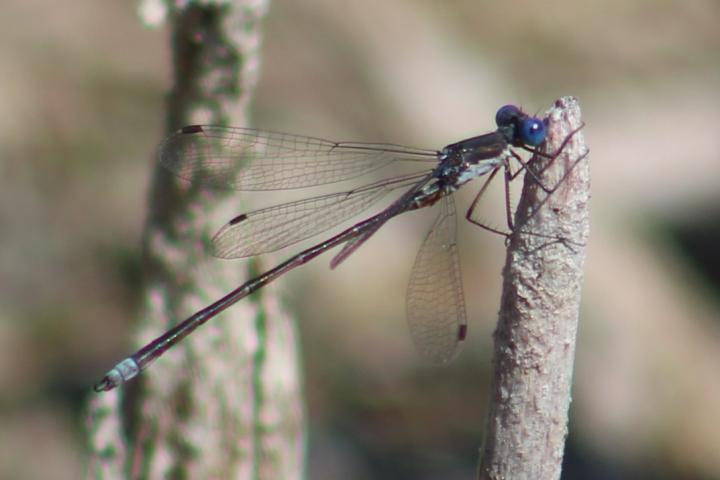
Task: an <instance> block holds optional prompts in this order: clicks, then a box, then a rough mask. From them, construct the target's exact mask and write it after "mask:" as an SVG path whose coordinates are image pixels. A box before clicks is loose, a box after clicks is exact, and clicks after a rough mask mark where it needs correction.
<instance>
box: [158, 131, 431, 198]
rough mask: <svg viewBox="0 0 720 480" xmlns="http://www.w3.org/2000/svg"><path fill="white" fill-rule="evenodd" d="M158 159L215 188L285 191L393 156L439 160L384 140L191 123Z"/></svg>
mask: <svg viewBox="0 0 720 480" xmlns="http://www.w3.org/2000/svg"><path fill="white" fill-rule="evenodd" d="M159 156H160V163H161V164H162V165H163V166H165V167H166V168H168V169H169V170H170V171H172V172H173V173H175V174H176V175H177V176H179V177H180V178H183V179H186V180H189V181H191V182H200V183H202V184H206V185H208V186H211V187H215V188H232V189H236V190H283V189H291V188H303V187H309V186H314V185H322V184H327V183H333V182H339V181H342V180H347V179H349V178H352V177H356V176H359V175H364V174H366V173H368V172H371V171H373V170H376V169H378V168H381V167H384V166H386V165H388V164H390V163H392V162H396V161H411V162H418V161H419V162H437V152H435V151H433V150H425V149H418V148H410V147H404V146H401V145H393V144H384V143H355V142H333V141H330V140H323V139H321V138H314V137H305V136H301V135H292V134H288V133H279V132H269V131H264V130H255V129H249V128H238V127H217V126H210V125H191V126H188V127H185V128H182V129H181V130H178V131H177V132H175V133H174V134H172V135H170V136H169V137H168V138H166V139H165V141H164V142H163V143H162V144H161V145H160V153H159Z"/></svg>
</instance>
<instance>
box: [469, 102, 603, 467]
mask: <svg viewBox="0 0 720 480" xmlns="http://www.w3.org/2000/svg"><path fill="white" fill-rule="evenodd" d="M548 118H549V125H548V128H549V131H548V139H547V146H546V151H548V152H557V151H558V149H559V148H560V147H561V145H562V144H563V141H564V140H565V139H566V138H567V137H568V135H569V134H570V133H571V132H572V131H573V130H575V129H577V128H579V127H580V126H581V120H580V108H579V105H578V103H577V101H576V100H575V99H574V98H572V97H564V98H562V99H560V100H558V101H557V102H556V104H555V106H554V107H553V108H552V109H551V110H550V112H549V114H548ZM586 155H587V148H586V146H585V143H584V139H583V134H582V131H578V132H577V133H575V134H574V135H573V136H572V138H571V139H570V140H569V141H568V143H567V144H566V145H565V146H564V148H563V150H562V153H561V154H560V155H559V156H558V157H557V159H556V160H555V161H553V162H551V163H550V164H549V166H548V168H547V169H546V170H545V171H544V172H543V173H542V175H541V180H542V182H543V184H544V185H546V186H553V185H559V187H558V188H557V190H555V191H554V192H552V193H551V194H550V195H548V194H546V193H545V191H544V190H543V189H541V188H540V187H539V186H538V185H537V182H536V181H535V180H534V179H533V178H532V177H531V176H530V175H526V177H525V186H524V188H523V193H522V197H521V199H520V202H519V204H518V208H517V211H516V214H515V233H514V234H513V236H512V237H511V239H510V245H509V247H508V251H507V259H506V265H505V269H504V272H503V275H504V285H503V294H502V302H501V307H500V318H499V321H498V326H497V330H496V331H495V353H494V367H495V368H494V372H495V373H494V378H493V386H492V393H491V398H490V408H489V412H488V421H487V426H486V433H485V445H484V447H483V449H482V453H481V460H480V461H481V463H480V470H479V474H478V477H479V478H480V479H501V478H502V479H506V478H507V479H510V478H511V479H553V478H560V472H561V466H562V459H563V450H564V446H565V437H566V436H567V421H568V417H567V415H568V408H569V406H570V386H571V382H572V370H573V360H574V354H575V337H576V333H577V324H578V315H579V310H580V293H581V286H582V280H583V270H582V268H583V263H584V259H585V243H586V242H587V239H588V234H589V211H588V204H589V198H590V193H589V188H590V176H589V165H588V162H587V161H586V160H581V159H583V158H584V157H585V156H586ZM548 163H549V160H548V159H546V158H543V157H540V156H535V158H534V159H533V160H532V162H531V164H532V165H533V167H534V169H538V170H541V169H542V168H543V167H544V166H546V165H548ZM522 232H532V234H527V233H522ZM558 238H561V239H563V240H556V239H558Z"/></svg>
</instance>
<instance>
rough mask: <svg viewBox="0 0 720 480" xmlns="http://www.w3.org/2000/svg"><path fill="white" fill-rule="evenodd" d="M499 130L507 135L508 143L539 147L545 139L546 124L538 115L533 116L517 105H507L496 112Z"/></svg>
mask: <svg viewBox="0 0 720 480" xmlns="http://www.w3.org/2000/svg"><path fill="white" fill-rule="evenodd" d="M495 123H497V126H498V130H499V131H500V132H502V134H503V135H505V138H506V139H507V141H508V143H510V144H512V145H515V146H516V147H523V146H527V147H537V146H538V145H540V144H541V143H542V142H544V141H545V136H546V130H545V124H544V123H543V121H542V120H540V119H539V118H537V117H531V116H529V115H527V114H525V113H523V111H522V110H520V109H519V108H518V107H516V106H515V105H505V106H503V107H500V109H499V110H498V111H497V113H496V114H495Z"/></svg>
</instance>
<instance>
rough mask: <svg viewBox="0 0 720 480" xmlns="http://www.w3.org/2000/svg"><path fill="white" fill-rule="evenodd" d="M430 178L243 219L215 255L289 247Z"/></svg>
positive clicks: (232, 225) (228, 230) (221, 239)
mask: <svg viewBox="0 0 720 480" xmlns="http://www.w3.org/2000/svg"><path fill="white" fill-rule="evenodd" d="M427 175H428V172H427V171H425V172H422V173H415V174H412V175H407V176H403V177H397V178H393V179H389V180H383V181H381V182H376V183H372V184H370V185H366V186H364V187H360V188H356V189H354V190H350V191H347V192H340V193H333V194H330V195H321V196H318V197H313V198H307V199H304V200H299V201H295V202H289V203H283V204H281V205H276V206H273V207H269V208H263V209H262V210H256V211H254V212H250V213H247V214H243V215H239V216H237V217H235V218H234V219H232V220H231V221H230V222H228V223H227V224H225V226H224V227H222V228H221V229H220V230H219V231H218V233H217V234H216V235H215V237H214V238H213V246H214V248H215V252H214V253H215V255H217V256H218V257H221V258H242V257H249V256H253V255H259V254H261V253H266V252H272V251H274V250H278V249H280V248H284V247H287V246H288V245H291V244H293V243H295V242H299V241H301V240H304V239H306V238H309V237H311V236H313V235H316V234H318V233H320V232H323V231H325V230H327V229H329V228H331V227H334V226H335V225H337V224H339V223H341V222H343V221H345V220H347V219H348V218H350V217H352V216H353V215H355V214H357V213H360V212H361V211H363V210H365V209H366V208H368V207H369V206H370V205H372V204H373V203H375V202H377V201H378V200H380V199H381V198H382V197H383V196H385V195H386V194H388V193H390V192H392V191H394V190H397V189H399V188H408V187H409V186H411V185H415V184H416V183H417V182H418V181H420V179H421V178H423V177H427Z"/></svg>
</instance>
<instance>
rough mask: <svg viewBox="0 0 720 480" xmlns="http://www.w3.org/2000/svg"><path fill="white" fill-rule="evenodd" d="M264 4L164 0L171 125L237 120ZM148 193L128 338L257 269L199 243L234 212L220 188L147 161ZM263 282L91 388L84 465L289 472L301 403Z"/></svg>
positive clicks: (135, 471)
mask: <svg viewBox="0 0 720 480" xmlns="http://www.w3.org/2000/svg"><path fill="white" fill-rule="evenodd" d="M267 3H268V2H267V0H244V1H236V2H228V1H223V2H221V1H207V2H187V4H184V3H177V2H172V3H171V2H168V3H167V4H166V5H167V6H168V7H167V8H170V9H171V10H169V11H168V15H169V19H170V23H171V26H172V32H171V34H172V49H173V56H174V65H175V70H174V79H173V85H174V86H173V89H172V92H171V94H170V97H169V103H168V130H169V131H172V130H175V129H177V128H178V127H180V126H182V125H185V124H191V123H211V124H219V125H223V124H228V123H232V124H235V125H246V124H247V106H248V104H249V102H250V99H251V97H252V94H253V92H254V87H255V84H256V79H257V75H258V66H259V44H260V22H261V20H262V18H263V16H264V15H265V12H266V10H267ZM157 5H159V4H157V2H156V3H155V6H157ZM178 5H183V6H178ZM149 205H150V211H149V215H148V220H147V225H146V229H145V239H144V242H145V244H144V246H145V250H144V252H145V258H144V265H145V266H146V285H145V308H144V314H143V321H142V324H141V325H140V327H139V329H138V332H137V334H136V336H135V344H136V345H137V346H141V345H143V344H145V343H146V342H147V341H149V340H150V339H152V338H155V337H156V336H157V335H159V334H160V333H162V332H163V331H164V330H166V329H167V328H168V327H169V326H171V325H173V324H174V323H176V322H178V321H180V320H182V319H183V318H184V317H186V316H187V315H189V314H190V313H193V312H194V311H196V310H198V309H200V308H202V307H203V306H205V305H206V304H207V303H209V302H210V301H212V300H214V299H216V298H218V297H220V296H221V295H223V294H224V293H226V292H227V291H229V290H230V289H231V288H233V287H234V286H236V284H237V283H239V281H240V280H241V279H243V278H247V277H248V276H249V275H250V273H251V272H249V270H252V269H254V268H255V267H256V265H255V264H254V263H250V264H249V266H248V267H246V268H245V269H243V268H239V267H238V265H237V264H233V263H232V262H224V261H219V260H217V259H215V258H212V257H211V256H210V255H209V252H208V248H207V245H209V243H210V242H209V239H210V238H211V236H212V233H213V232H214V230H216V229H217V227H218V225H222V223H224V222H225V221H227V220H228V219H229V218H232V217H233V216H235V215H237V213H238V212H237V202H230V199H229V198H228V196H227V194H224V193H217V192H208V191H205V190H202V189H200V188H197V187H196V186H194V185H191V186H189V185H187V184H184V183H182V182H181V181H179V180H178V179H177V178H175V177H173V176H172V175H170V174H169V173H168V172H167V171H165V170H164V169H162V168H160V167H157V169H156V171H155V176H154V180H153V185H152V191H151V193H150V199H149ZM243 270H245V271H243ZM274 292H276V288H275V287H273V286H270V287H268V288H265V289H263V292H262V295H257V296H254V297H253V298H251V299H248V300H246V301H244V302H241V303H240V304H239V305H236V306H234V307H233V308H232V309H231V310H230V311H229V312H226V313H224V314H223V315H222V316H221V317H219V318H217V319H215V320H213V321H212V322H211V323H210V324H208V325H206V326H204V327H203V328H201V329H199V330H198V331H197V332H195V333H194V334H193V335H191V336H190V337H188V338H187V339H185V340H184V341H183V342H182V343H181V344H179V345H178V346H177V347H175V348H174V349H173V350H172V351H170V352H168V353H167V354H166V355H165V356H163V358H162V359H160V360H159V361H157V362H156V363H155V364H153V366H152V367H151V368H149V369H148V370H147V371H146V372H144V373H143V374H142V375H141V376H140V377H139V378H138V379H137V380H134V381H133V382H132V383H131V384H129V385H128V386H126V387H122V388H120V389H118V390H114V391H112V392H109V393H107V394H101V395H98V396H96V397H94V398H93V400H92V402H91V405H90V413H89V417H88V421H89V431H90V435H91V439H90V443H91V449H92V454H91V471H90V472H89V473H90V476H92V477H95V478H104V479H112V478H128V477H130V478H168V477H171V478H176V477H181V478H268V479H275V478H283V479H293V478H301V477H302V475H303V471H304V453H305V452H304V425H303V422H304V411H303V403H302V399H301V396H300V394H301V388H300V380H299V378H300V375H299V366H298V362H297V358H298V355H297V345H296V332H295V327H294V324H293V322H292V321H291V319H290V318H288V316H287V315H283V313H282V312H281V311H280V308H279V306H278V302H277V300H276V298H275V293H274Z"/></svg>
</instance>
